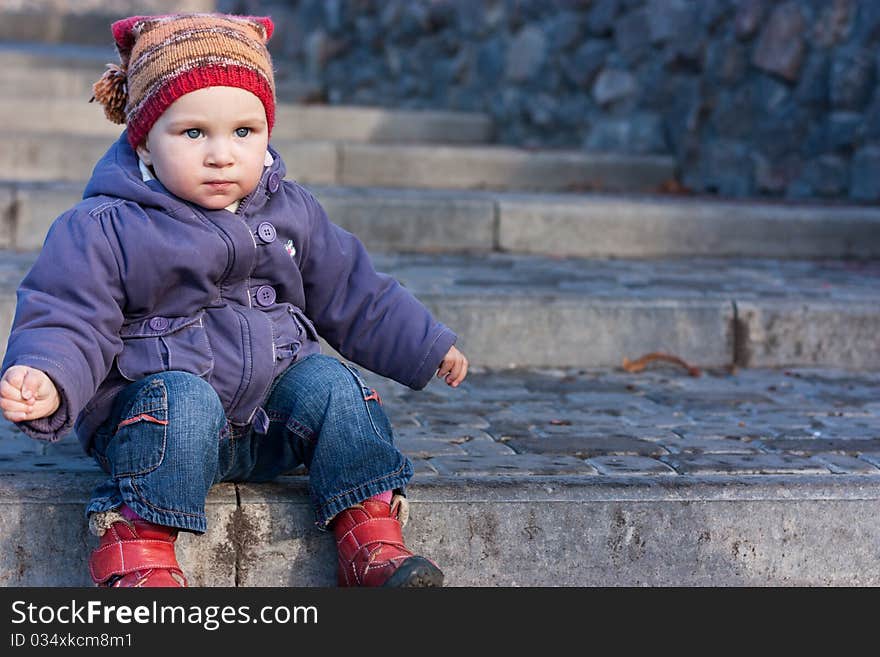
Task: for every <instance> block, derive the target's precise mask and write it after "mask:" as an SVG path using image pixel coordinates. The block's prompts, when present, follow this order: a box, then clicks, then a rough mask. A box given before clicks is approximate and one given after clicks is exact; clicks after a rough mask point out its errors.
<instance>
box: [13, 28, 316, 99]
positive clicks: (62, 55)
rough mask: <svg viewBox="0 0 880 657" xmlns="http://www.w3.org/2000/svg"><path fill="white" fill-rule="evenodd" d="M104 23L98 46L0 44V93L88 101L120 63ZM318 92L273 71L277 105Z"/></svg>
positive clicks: (291, 77) (22, 97) (296, 80)
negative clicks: (102, 78)
mask: <svg viewBox="0 0 880 657" xmlns="http://www.w3.org/2000/svg"><path fill="white" fill-rule="evenodd" d="M109 24H110V22H109V21H107V22H106V23H104V24H103V26H102V28H101V32H100V33H99V35H101V36H100V42H99V43H100V45H81V44H80V45H77V44H70V43H33V42H15V41H2V40H0V89H3V90H5V91H6V92H7V93H6V94H5V95H6V96H7V97H14V98H16V99H20V100H22V101H31V100H35V101H46V100H49V99H52V100H57V101H65V100H66V101H76V102H80V103H81V102H83V101H87V100H88V99H89V98H91V96H92V85H93V84H94V83H95V81H96V80H97V79H98V78H99V77H100V76H101V74H102V73H103V72H104V69H105V66H106V65H107V63H108V62H118V61H119V56H118V55H117V54H116V50H115V49H114V48H113V45H112V40H111V38H110V33H109V27H108V26H109ZM105 31H106V38H105V37H104V36H103V35H104V34H105ZM319 91H320V90H319V89H317V88H316V86H315V84H314V83H312V82H309V81H307V80H304V79H302V78H301V77H299V76H292V75H289V74H287V72H286V71H285V69H283V68H282V69H280V70H278V71H276V72H275V96H276V98H277V99H278V101H279V102H280V103H285V102H287V103H290V102H299V101H301V100H302V99H304V98H313V97H315V95H316V93H317V92H319Z"/></svg>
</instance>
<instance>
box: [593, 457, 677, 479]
mask: <svg viewBox="0 0 880 657" xmlns="http://www.w3.org/2000/svg"><path fill="white" fill-rule="evenodd" d="M587 463H589V464H590V465H592V466H595V467H596V469H597V470H598V471H599V474H603V475H674V474H675V470H673V469H672V468H670V467H669V466H668V465H666V464H665V463H663V462H661V461H658V460H656V459H652V458H647V457H645V456H595V457H593V458H590V459H587Z"/></svg>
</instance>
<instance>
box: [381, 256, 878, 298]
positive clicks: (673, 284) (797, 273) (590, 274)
mask: <svg viewBox="0 0 880 657" xmlns="http://www.w3.org/2000/svg"><path fill="white" fill-rule="evenodd" d="M374 261H375V264H376V267H377V269H379V270H380V271H387V272H389V273H391V274H393V275H394V276H395V277H396V278H398V279H399V280H400V281H401V282H402V283H404V284H405V285H407V286H408V287H411V288H412V289H413V290H414V291H415V292H416V294H428V293H431V294H437V293H443V294H449V295H472V294H474V295H485V296H496V295H502V296H517V297H522V296H526V297H544V296H547V295H557V296H560V297H571V298H577V297H585V296H588V297H591V298H621V299H655V298H665V299H677V298H704V297H710V298H720V299H724V300H731V299H735V300H742V301H745V300H756V299H765V300H783V299H797V300H812V301H819V300H822V301H844V302H845V301H871V302H875V301H876V300H877V298H878V292H877V290H878V286H880V261H877V260H771V259H749V258H702V257H697V258H681V259H674V258H673V259H665V260H657V259H614V258H590V259H584V258H547V257H542V256H524V255H508V254H491V255H485V256H480V257H479V258H473V257H468V256H460V255H459V256H456V255H429V256H426V255H377V256H375V257H374Z"/></svg>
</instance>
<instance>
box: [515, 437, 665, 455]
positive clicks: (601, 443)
mask: <svg viewBox="0 0 880 657" xmlns="http://www.w3.org/2000/svg"><path fill="white" fill-rule="evenodd" d="M505 444H506V445H508V446H509V447H512V448H513V449H515V450H516V451H517V452H518V453H520V454H568V455H571V456H576V457H578V458H588V457H591V456H598V455H606V454H616V455H624V454H625V455H637V456H659V455H661V454H666V453H667V451H666V450H665V449H664V448H663V447H661V446H660V445H658V444H656V443H652V442H649V441H646V440H638V439H637V438H629V437H626V436H607V437H601V438H596V437H592V436H581V435H573V436H548V437H532V438H511V439H510V440H507V441H505Z"/></svg>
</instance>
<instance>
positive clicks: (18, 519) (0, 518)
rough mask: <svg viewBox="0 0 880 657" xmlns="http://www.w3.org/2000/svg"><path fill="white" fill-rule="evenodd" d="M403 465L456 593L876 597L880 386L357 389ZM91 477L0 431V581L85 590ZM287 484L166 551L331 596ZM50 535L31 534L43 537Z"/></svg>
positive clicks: (585, 373)
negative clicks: (385, 423)
mask: <svg viewBox="0 0 880 657" xmlns="http://www.w3.org/2000/svg"><path fill="white" fill-rule="evenodd" d="M365 376H366V378H367V381H368V383H369V385H371V386H374V387H376V388H377V389H378V390H379V393H380V396H381V397H382V399H383V406H384V408H385V409H386V411H387V412H388V414H389V417H390V419H391V421H392V425H393V426H394V430H395V435H396V437H395V440H396V443H397V445H398V446H399V447H400V449H401V450H402V451H403V452H404V453H405V454H407V455H408V456H409V457H410V458H411V459H412V460H413V464H414V466H415V472H416V474H415V477H414V479H413V481H412V482H411V484H410V486H409V488H408V496H409V498H410V501H411V508H412V514H411V520H410V522H409V524H408V525H407V526H406V528H405V529H404V535H405V536H406V540H407V542H408V544H409V545H410V546H411V547H412V548H413V549H415V550H416V551H418V552H422V553H423V554H426V555H428V556H430V557H431V558H433V559H435V560H436V561H437V562H438V563H439V564H440V565H441V566H442V568H443V569H444V571H445V573H446V581H447V584H448V585H450V586H597V585H600V586H618V585H632V586H644V585H655V586H656V585H664V586H668V585H671V586H773V585H775V586H791V585H813V586H827V585H849V586H878V585H880V571H878V569H877V568H876V567H875V565H876V545H877V544H878V543H880V525H878V523H877V522H876V521H875V515H876V513H875V512H876V507H877V503H878V501H880V403H878V399H880V373H878V372H873V373H861V374H856V373H853V372H846V371H842V370H834V369H795V370H773V369H770V370H763V369H755V370H740V371H739V372H738V373H736V374H730V373H726V372H720V371H719V372H706V373H704V374H703V375H702V376H701V377H697V378H694V377H689V376H687V375H685V374H683V373H682V372H680V371H677V370H676V369H668V368H664V367H658V368H649V369H648V370H646V371H644V372H642V373H639V374H629V373H625V372H622V371H620V370H616V369H602V370H592V369H591V370H577V369H560V370H513V371H503V372H502V371H490V370H483V371H480V370H474V371H472V373H471V374H470V376H469V378H468V379H467V380H466V381H465V382H464V384H463V385H462V386H461V387H460V388H458V389H455V390H453V389H450V388H448V387H446V386H444V385H443V384H442V383H441V382H439V381H434V382H432V383H431V384H430V385H429V386H428V387H427V388H426V389H425V390H423V391H420V392H414V391H410V390H408V389H406V388H404V387H402V386H399V385H397V384H395V383H392V382H389V381H387V380H386V379H382V378H381V377H377V376H375V375H373V374H365ZM102 479H103V475H102V473H101V472H100V471H99V470H98V467H97V466H96V465H95V463H94V462H93V461H92V460H91V459H89V458H88V457H86V456H85V455H84V454H82V451H81V449H80V447H79V444H78V442H77V441H76V440H75V438H74V437H73V436H68V437H66V438H64V439H63V440H62V441H60V442H58V443H55V444H43V443H39V442H36V441H33V440H31V439H29V438H26V437H25V436H23V435H22V434H21V433H19V432H18V431H17V430H16V429H15V428H14V427H13V426H12V425H10V424H9V423H7V422H5V421H2V420H0V528H2V531H0V585H3V586H88V585H89V583H90V581H89V579H88V574H87V573H88V570H87V567H86V564H87V559H88V554H89V551H90V550H91V549H92V548H93V547H95V545H96V544H97V539H95V538H94V537H92V536H90V535H89V534H88V533H87V531H86V528H85V522H84V517H83V510H84V507H85V504H86V502H87V501H88V499H89V495H90V493H91V490H92V489H93V487H94V486H95V485H97V484H98V483H99V482H100V481H101V480H102ZM306 486H307V480H306V476H305V475H304V474H302V472H299V473H296V474H291V475H287V476H284V477H281V478H279V479H278V480H277V481H275V482H272V483H264V484H253V483H240V484H220V485H217V486H215V487H214V488H213V489H212V491H211V493H210V494H209V498H208V504H207V515H208V532H207V533H206V534H205V535H204V536H201V537H197V536H194V535H191V534H182V535H181V537H180V539H179V542H178V545H179V548H178V555H179V558H180V561H181V564H182V566H183V568H184V570H185V571H186V573H187V575H188V577H189V578H190V582H191V583H192V584H193V585H198V586H332V585H333V584H334V583H335V573H334V569H335V558H334V547H333V541H332V537H331V536H330V535H329V534H328V533H322V532H319V531H318V530H317V529H315V527H314V526H313V524H312V523H313V517H312V513H311V511H310V507H309V502H308V493H307V488H306ZM47 525H48V526H51V527H52V531H51V532H47V531H45V528H46V526H47Z"/></svg>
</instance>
